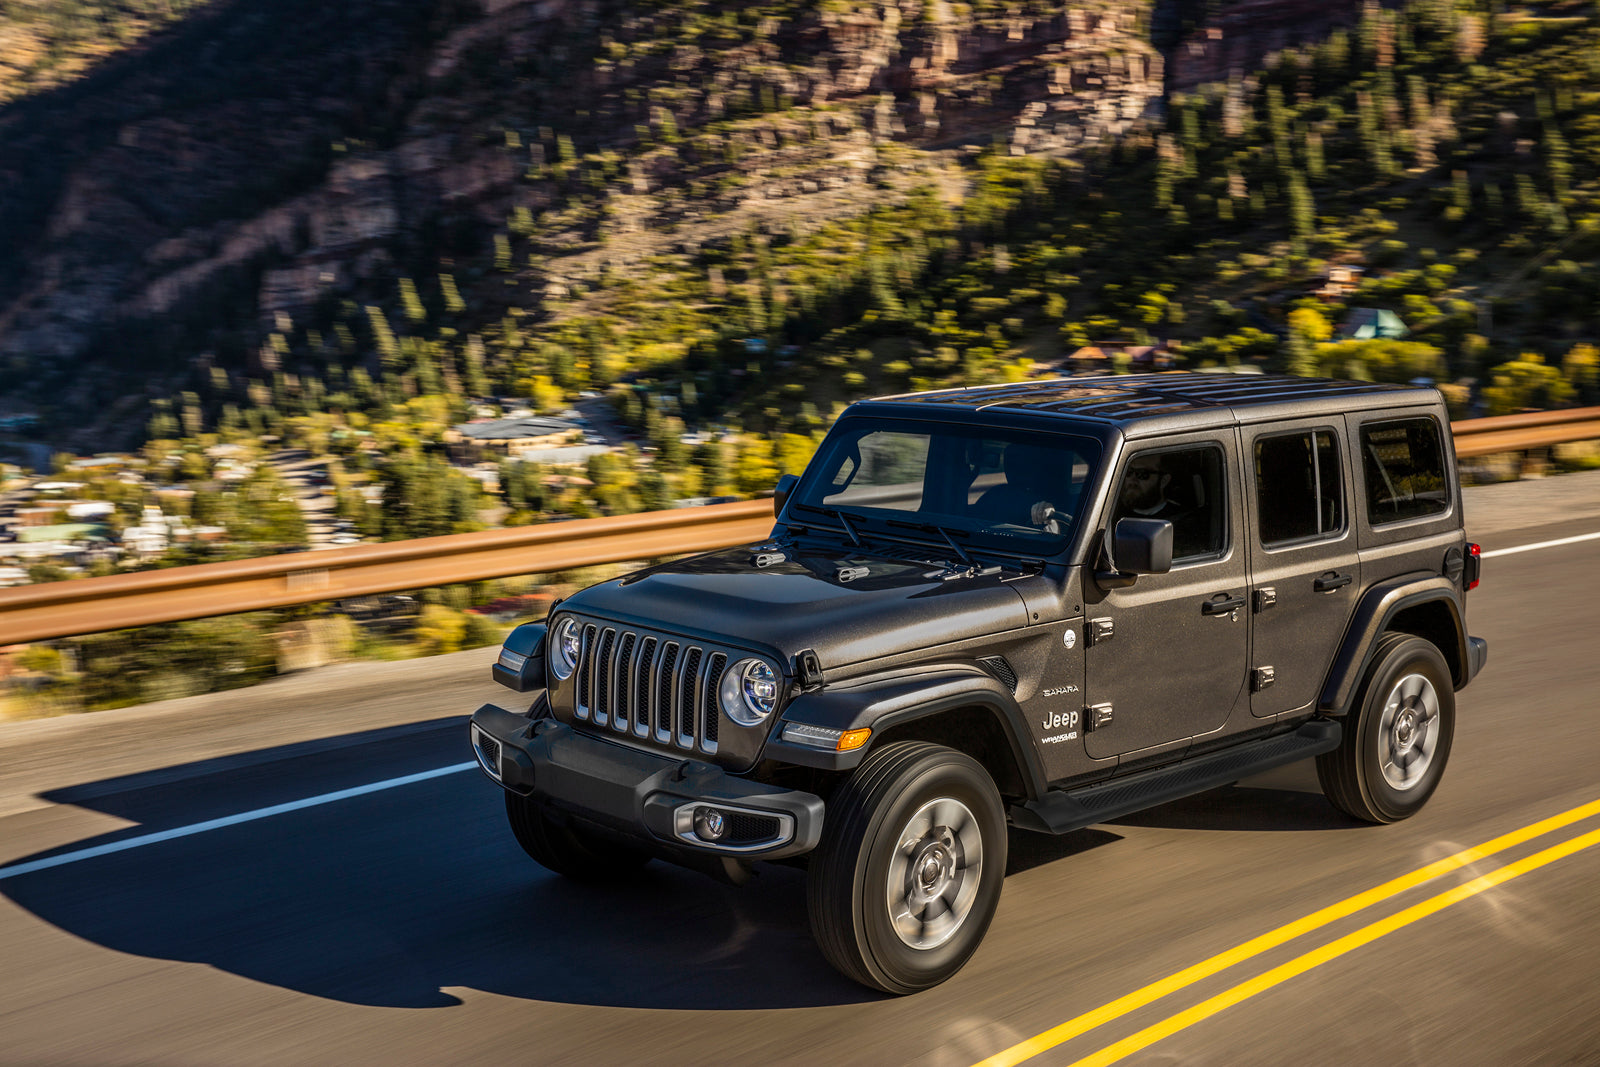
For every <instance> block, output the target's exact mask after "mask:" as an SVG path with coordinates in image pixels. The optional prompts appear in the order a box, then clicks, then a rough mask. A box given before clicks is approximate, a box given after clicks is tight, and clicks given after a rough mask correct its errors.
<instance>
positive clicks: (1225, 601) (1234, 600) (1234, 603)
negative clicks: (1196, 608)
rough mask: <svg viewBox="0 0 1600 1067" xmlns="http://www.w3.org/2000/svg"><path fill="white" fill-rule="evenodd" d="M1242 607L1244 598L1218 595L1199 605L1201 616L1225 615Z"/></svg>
mask: <svg viewBox="0 0 1600 1067" xmlns="http://www.w3.org/2000/svg"><path fill="white" fill-rule="evenodd" d="M1242 607H1244V597H1242V596H1229V595H1228V594H1227V593H1218V594H1217V595H1216V596H1214V597H1212V598H1211V599H1210V600H1207V601H1205V602H1204V603H1202V604H1201V605H1200V614H1202V615H1227V614H1230V613H1232V612H1234V611H1237V610H1238V609H1240V608H1242Z"/></svg>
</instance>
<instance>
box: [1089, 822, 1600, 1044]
mask: <svg viewBox="0 0 1600 1067" xmlns="http://www.w3.org/2000/svg"><path fill="white" fill-rule="evenodd" d="M1594 845H1600V830H1591V831H1589V832H1588V833H1586V834H1583V835H1582V836H1580V837H1574V838H1573V839H1572V840H1570V841H1563V842H1562V843H1561V844H1559V845H1552V846H1550V847H1549V848H1547V849H1545V850H1544V851H1542V852H1535V853H1534V854H1533V855H1531V856H1527V857H1525V858H1523V859H1520V860H1518V861H1516V862H1515V863H1508V864H1507V865H1506V866H1504V867H1500V868H1498V869H1496V870H1493V871H1490V872H1489V873H1488V874H1485V875H1480V876H1479V877H1477V878H1474V879H1472V880H1471V881H1470V882H1463V883H1462V884H1460V885H1458V886H1455V887H1454V888H1451V889H1446V890H1445V891H1444V892H1443V893H1440V894H1439V895H1438V896H1433V897H1429V898H1428V899H1427V900H1424V901H1423V902H1422V903H1420V904H1413V905H1412V906H1411V907H1409V908H1406V909H1405V910H1404V911H1399V912H1396V913H1395V914H1393V915H1390V916H1389V917H1387V918H1384V919H1379V920H1378V921H1377V922H1374V923H1371V924H1370V925H1367V926H1363V927H1362V928H1361V929H1359V930H1356V931H1355V932H1353V933H1349V934H1346V935H1344V936H1343V937H1341V938H1339V939H1338V940H1336V941H1330V942H1329V943H1328V944H1326V945H1323V946H1322V947H1321V948H1316V949H1312V950H1311V951H1310V952H1307V953H1305V954H1304V955H1302V956H1296V957H1295V958H1294V959H1292V960H1290V961H1289V962H1288V963H1284V964H1280V965H1278V966H1277V967H1274V968H1272V970H1270V971H1267V972H1266V973H1265V974H1262V975H1260V976H1258V977H1256V978H1252V979H1250V980H1249V981H1247V982H1241V983H1239V984H1238V985H1236V986H1234V987H1233V988H1232V989H1229V990H1226V991H1225V992H1222V993H1218V994H1217V995H1216V996H1214V997H1212V998H1211V999H1210V1000H1205V1001H1202V1002H1201V1003H1199V1004H1196V1005H1195V1006H1194V1007H1192V1008H1190V1009H1189V1010H1187V1011H1181V1012H1179V1013H1178V1014H1176V1015H1172V1016H1169V1017H1168V1018H1166V1019H1163V1020H1162V1021H1161V1022H1159V1023H1156V1024H1155V1025H1153V1026H1147V1027H1145V1028H1144V1029H1143V1030H1140V1031H1139V1032H1138V1033H1136V1034H1133V1035H1132V1036H1130V1037H1126V1038H1123V1039H1122V1040H1121V1041H1118V1042H1117V1043H1116V1044H1114V1045H1108V1046H1107V1047H1105V1048H1103V1049H1101V1050H1100V1051H1099V1052H1095V1053H1092V1054H1090V1055H1088V1056H1085V1057H1084V1058H1083V1059H1081V1060H1078V1061H1077V1062H1076V1063H1074V1064H1073V1065H1072V1067H1104V1065H1105V1064H1110V1063H1115V1062H1117V1061H1118V1060H1120V1059H1122V1058H1123V1057H1124V1056H1129V1055H1132V1054H1133V1053H1135V1052H1138V1051H1139V1050H1140V1049H1144V1048H1148V1047H1149V1046H1151V1045H1153V1044H1155V1043H1156V1042H1157V1041H1160V1040H1161V1039H1162V1038H1164V1037H1170V1036H1171V1035H1173V1034H1175V1033H1177V1032H1178V1031H1179V1030H1182V1029H1184V1028H1185V1027H1188V1026H1193V1025H1194V1024H1195V1023H1197V1022H1200V1021H1201V1020H1203V1019H1209V1018H1210V1017H1211V1016H1213V1015H1216V1014H1217V1013H1219V1012H1221V1011H1225V1010H1226V1009H1228V1008H1231V1007H1233V1006H1234V1005H1235V1004H1238V1003H1240V1002H1241V1001H1245V1000H1249V999H1250V998H1251V997H1253V996H1255V995H1256V994H1257V993H1263V992H1266V991H1267V990H1268V989H1271V988H1272V987H1273V986H1276V985H1280V984H1282V983H1284V982H1287V981H1288V980H1289V979H1291V978H1293V977H1295V976H1296V975H1300V974H1304V973H1305V972H1307V971H1309V970H1311V969H1312V968H1313V967H1320V966H1321V965H1322V964H1324V963H1327V962H1328V961H1330V960H1335V959H1338V958H1339V957H1340V956H1343V955H1344V954H1345V953H1347V952H1350V951H1352V950H1354V949H1358V948H1360V947H1361V946H1362V945H1366V944H1370V943H1371V942H1373V941H1376V940H1378V938H1380V937H1383V936H1385V935H1386V934H1392V933H1394V932H1395V931H1396V930H1398V929H1400V928H1401V927H1403V926H1406V925H1408V924H1410V923H1414V922H1416V921H1417V920H1418V919H1423V918H1426V917H1428V916H1429V915H1432V914H1434V913H1435V912H1440V911H1443V910H1444V909H1445V908H1448V907H1449V906H1450V905H1452V904H1459V903H1461V902H1462V901H1463V900H1467V899H1469V898H1471V897H1475V896H1477V895H1478V894H1479V893H1482V892H1484V891H1485V890H1488V889H1493V888H1494V887H1495V886H1497V885H1500V884H1502V883H1504V882H1509V881H1511V879H1513V878H1519V877H1521V876H1522V875H1524V874H1527V873H1528V872H1529V871H1534V870H1537V869H1539V868H1540V867H1543V866H1544V865H1545V864H1547V863H1554V862H1555V861H1556V860H1559V859H1562V858H1564V857H1566V856H1570V855H1572V854H1573V853H1574V852H1581V851H1583V850H1584V849H1586V848H1590V847H1591V846H1594Z"/></svg>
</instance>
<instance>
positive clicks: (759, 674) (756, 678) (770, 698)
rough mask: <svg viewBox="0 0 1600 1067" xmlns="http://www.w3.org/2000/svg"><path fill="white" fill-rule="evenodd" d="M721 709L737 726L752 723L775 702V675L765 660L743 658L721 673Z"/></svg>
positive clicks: (762, 715)
mask: <svg viewBox="0 0 1600 1067" xmlns="http://www.w3.org/2000/svg"><path fill="white" fill-rule="evenodd" d="M720 695H721V697H722V710H723V711H725V712H727V714H728V718H730V719H732V720H733V721H734V722H736V723H738V724H739V725H740V726H755V725H757V724H758V723H760V722H761V720H763V719H765V718H766V717H767V716H768V715H771V714H772V709H773V708H776V707H777V706H778V676H777V674H776V673H774V672H773V670H772V668H771V667H770V666H768V665H767V663H766V661H764V660H759V659H742V660H740V661H739V662H738V663H735V664H734V665H733V666H732V667H731V668H729V670H728V672H727V673H726V674H724V675H723V676H722V686H721V694H720Z"/></svg>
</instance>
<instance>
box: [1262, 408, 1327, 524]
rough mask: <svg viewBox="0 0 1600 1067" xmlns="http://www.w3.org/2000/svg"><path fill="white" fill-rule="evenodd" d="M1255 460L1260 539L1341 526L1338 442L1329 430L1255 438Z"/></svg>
mask: <svg viewBox="0 0 1600 1067" xmlns="http://www.w3.org/2000/svg"><path fill="white" fill-rule="evenodd" d="M1255 461H1256V512H1257V519H1258V522H1259V524H1260V531H1261V543H1262V544H1263V545H1267V546H1271V545H1281V544H1288V543H1289V542H1293V541H1308V540H1312V539H1315V538H1322V537H1329V536H1332V535H1334V534H1337V533H1339V532H1340V531H1341V530H1343V529H1344V490H1343V487H1342V486H1341V485H1340V484H1339V446H1338V441H1337V439H1336V438H1335V437H1334V436H1333V433H1332V432H1331V431H1329V430H1315V431H1312V430H1307V431H1305V432H1304V433H1290V434H1280V435H1277V436H1273V437H1262V438H1258V439H1257V440H1256V455H1255Z"/></svg>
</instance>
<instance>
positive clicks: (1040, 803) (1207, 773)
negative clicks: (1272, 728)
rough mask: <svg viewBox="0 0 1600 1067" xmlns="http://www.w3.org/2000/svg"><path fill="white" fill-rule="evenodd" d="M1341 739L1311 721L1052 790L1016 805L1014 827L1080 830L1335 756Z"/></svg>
mask: <svg viewBox="0 0 1600 1067" xmlns="http://www.w3.org/2000/svg"><path fill="white" fill-rule="evenodd" d="M1339 735H1340V729H1339V724H1338V723H1336V722H1330V721H1326V720H1323V721H1317V722H1308V723H1305V724H1304V725H1303V726H1301V727H1300V729H1298V730H1296V731H1295V732H1294V733H1292V734H1279V735H1278V736H1276V737H1268V738H1265V739H1263V740H1260V741H1251V742H1249V743H1247V744H1243V745H1239V746H1237V747H1236V748H1225V749H1222V750H1220V751H1217V752H1212V753H1208V754H1207V755H1204V756H1197V757H1195V758H1194V759H1189V760H1184V761H1183V762H1182V763H1176V764H1173V765H1172V766H1170V767H1160V768H1157V769H1156V770H1153V771H1141V772H1139V773H1138V774H1130V775H1128V776H1127V777H1126V778H1113V779H1112V780H1111V781H1109V782H1096V783H1095V784H1094V785H1088V786H1084V787H1083V788H1081V789H1073V790H1070V791H1065V790H1059V789H1052V790H1051V791H1050V792H1048V793H1046V794H1045V795H1044V796H1042V797H1040V798H1039V799H1038V800H1030V801H1028V802H1027V803H1025V804H1013V805H1012V806H1011V824H1012V825H1013V826H1017V827H1020V828H1022V829H1024V830H1033V831H1035V832H1038V833H1043V834H1065V833H1069V832H1071V831H1073V830H1081V829H1083V828H1084V827H1085V826H1093V825H1094V824H1095V823H1099V822H1106V821H1107V820H1109V819H1116V818H1120V817H1121V816H1123V815H1131V814H1133V813H1134V812H1136V811H1143V810H1144V809H1145V808H1153V807H1155V806H1156V805H1157V804H1166V803H1168V802H1170V801H1173V800H1181V799H1182V798H1184V797H1187V796H1193V795H1194V794H1196V793H1204V792H1205V791H1206V790H1208V789H1216V788H1217V787H1218V786H1224V785H1229V784H1230V783H1233V782H1237V781H1238V780H1239V779H1240V778H1248V777H1249V776H1250V775H1252V774H1260V773H1261V772H1262V771H1267V770H1271V769H1272V768H1274V767H1281V766H1283V765H1284V764H1286V763H1294V762H1296V761H1298V760H1303V759H1307V758H1308V757H1311V756H1317V755H1321V754H1322V753H1324V752H1331V751H1332V750H1333V749H1336V748H1338V747H1339Z"/></svg>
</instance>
